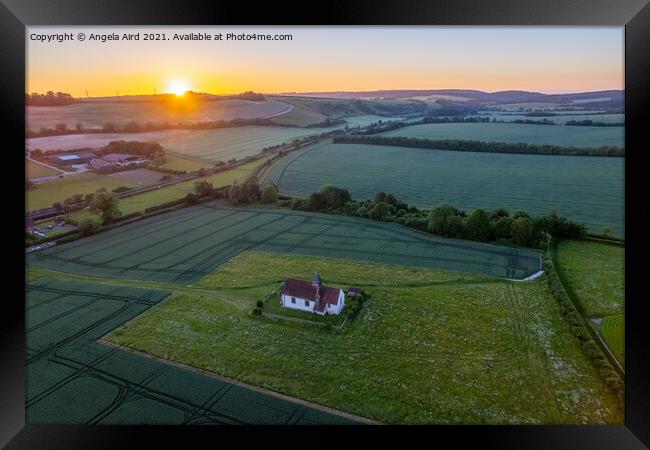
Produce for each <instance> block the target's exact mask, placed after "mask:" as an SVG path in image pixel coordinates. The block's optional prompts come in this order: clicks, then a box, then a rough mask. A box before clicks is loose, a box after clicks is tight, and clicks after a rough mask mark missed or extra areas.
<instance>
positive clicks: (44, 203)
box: [25, 173, 136, 211]
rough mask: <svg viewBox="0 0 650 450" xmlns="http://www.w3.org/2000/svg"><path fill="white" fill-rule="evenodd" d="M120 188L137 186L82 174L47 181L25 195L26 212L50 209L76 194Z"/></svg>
mask: <svg viewBox="0 0 650 450" xmlns="http://www.w3.org/2000/svg"><path fill="white" fill-rule="evenodd" d="M119 186H128V187H133V186H136V183H133V182H131V181H128V180H121V179H119V178H114V177H111V176H108V175H100V174H96V173H80V174H76V175H70V176H67V177H65V178H61V179H56V180H52V181H46V182H45V183H39V184H38V185H36V187H35V188H34V189H30V190H29V191H27V192H26V193H25V195H26V197H27V200H26V204H25V210H26V211H31V210H34V209H41V208H50V207H51V206H52V203H54V202H62V201H63V200H65V199H66V198H68V197H72V196H73V195H74V194H84V195H85V194H88V193H91V192H96V191H97V189H99V188H102V187H104V188H106V189H107V190H109V191H110V190H112V189H115V188H116V187H119Z"/></svg>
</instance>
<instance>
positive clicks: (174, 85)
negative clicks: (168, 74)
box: [167, 80, 190, 96]
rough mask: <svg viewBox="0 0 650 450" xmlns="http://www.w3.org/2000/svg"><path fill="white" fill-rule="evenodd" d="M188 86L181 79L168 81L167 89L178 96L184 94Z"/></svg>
mask: <svg viewBox="0 0 650 450" xmlns="http://www.w3.org/2000/svg"><path fill="white" fill-rule="evenodd" d="M189 90H190V88H189V87H188V85H187V83H185V82H184V81H182V80H174V81H171V82H170V83H169V85H168V86H167V91H168V92H170V93H172V94H176V95H178V96H181V95H183V94H185V93H186V92H187V91H189Z"/></svg>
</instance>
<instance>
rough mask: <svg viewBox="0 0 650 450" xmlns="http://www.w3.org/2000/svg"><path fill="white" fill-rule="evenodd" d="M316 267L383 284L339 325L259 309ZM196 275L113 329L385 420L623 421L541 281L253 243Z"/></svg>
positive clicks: (334, 277) (327, 277)
mask: <svg viewBox="0 0 650 450" xmlns="http://www.w3.org/2000/svg"><path fill="white" fill-rule="evenodd" d="M314 269H317V270H319V271H320V273H321V275H322V277H323V281H324V283H328V282H332V283H338V284H342V285H360V286H363V287H364V288H365V289H366V290H367V291H368V292H369V293H370V294H371V296H372V300H371V303H370V304H369V306H368V307H367V309H366V310H364V311H363V312H362V314H361V315H360V316H358V317H357V318H356V319H355V320H354V321H353V322H352V323H350V324H348V325H347V326H346V327H345V328H344V329H343V331H342V332H341V333H338V334H334V333H331V332H329V331H327V330H326V329H322V328H319V327H314V326H313V325H303V324H297V323H289V322H284V321H282V322H272V321H267V320H260V319H257V318H254V317H252V316H251V315H250V311H251V309H252V308H253V307H254V305H255V302H256V300H257V299H259V298H262V297H263V296H264V295H265V294H266V293H268V292H269V290H271V289H273V288H275V287H276V286H277V283H278V282H279V281H281V280H282V279H284V277H286V276H287V275H289V274H290V275H293V276H300V277H303V278H304V277H308V276H309V275H311V272H312V271H313V270H314ZM198 286H200V288H201V289H204V290H206V291H209V294H207V293H206V294H203V293H200V292H196V293H192V292H184V293H179V294H177V295H175V296H174V297H170V298H169V299H167V300H165V301H164V302H162V303H160V304H158V305H157V306H155V307H153V308H150V309H149V310H147V311H146V312H145V313H144V314H142V315H140V316H138V317H137V318H135V319H134V320H131V321H129V322H128V323H126V324H125V325H124V326H123V327H121V328H118V329H116V330H115V331H113V332H112V333H110V334H109V335H108V336H107V337H106V339H108V340H109V341H111V342H114V343H116V344H119V345H124V346H127V347H130V348H133V349H135V350H138V351H142V352H146V353H150V354H152V355H155V356H158V357H163V358H166V359H169V360H171V361H175V362H179V363H182V364H186V365H190V366H192V367H196V368H199V369H203V370H206V371H209V372H213V373H217V374H220V375H224V376H230V377H234V378H237V379H239V380H242V381H244V382H247V383H251V384H254V385H257V386H261V387H264V388H268V389H271V390H274V391H279V392H282V393H285V394H288V395H291V396H293V397H298V398H301V399H305V400H309V401H312V402H316V403H319V404H322V405H325V406H329V407H332V408H335V409H338V410H342V411H346V412H349V413H353V414H356V415H359V416H362V417H367V418H371V419H375V420H378V421H381V422H385V423H394V424H420V423H429V424H458V423H465V424H488V423H489V424H513V423H519V424H524V423H528V424H595V423H622V417H623V416H622V408H621V406H620V405H619V404H618V403H617V402H616V400H615V399H614V398H613V397H612V395H611V394H610V393H609V392H608V391H607V390H606V387H605V385H604V383H603V382H602V380H601V378H600V377H599V375H598V373H597V372H596V370H595V369H594V368H593V366H592V365H591V363H590V361H589V360H588V359H587V358H586V357H585V356H584V354H583V353H582V351H581V349H580V346H579V343H578V341H577V340H576V338H574V337H573V336H572V335H571V333H570V331H569V328H568V325H567V324H566V322H565V321H564V319H563V318H562V316H561V314H560V312H559V306H558V304H557V302H556V301H555V300H554V298H553V297H552V296H551V295H550V293H549V292H548V291H547V287H546V283H545V282H544V281H534V282H528V283H517V284H515V283H509V282H506V281H499V280H495V279H486V278H485V277H484V276H472V275H466V274H459V273H453V272H447V271H437V270H431V269H427V268H422V267H421V268H414V267H396V266H390V265H387V264H373V263H367V262H352V261H347V260H337V259H331V258H314V257H305V256H298V255H289V254H278V253H263V252H245V253H242V254H240V255H239V256H237V257H236V258H234V259H232V260H230V261H229V262H228V263H227V264H225V265H223V266H221V267H220V268H219V269H218V270H217V271H215V272H213V273H211V274H210V275H208V276H207V277H205V278H203V279H202V280H201V281H200V282H199V283H198ZM245 405H246V404H244V407H245Z"/></svg>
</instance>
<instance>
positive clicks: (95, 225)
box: [79, 218, 101, 236]
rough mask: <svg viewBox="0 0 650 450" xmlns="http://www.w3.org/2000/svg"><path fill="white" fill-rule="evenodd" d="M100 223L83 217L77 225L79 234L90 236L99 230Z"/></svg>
mask: <svg viewBox="0 0 650 450" xmlns="http://www.w3.org/2000/svg"><path fill="white" fill-rule="evenodd" d="M100 228H101V225H100V224H99V222H97V221H96V220H94V219H90V218H89V219H84V220H82V221H81V224H80V225H79V234H81V235H82V236H90V235H93V234H95V233H97V232H98V231H99V229H100Z"/></svg>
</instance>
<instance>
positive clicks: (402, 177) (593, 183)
mask: <svg viewBox="0 0 650 450" xmlns="http://www.w3.org/2000/svg"><path fill="white" fill-rule="evenodd" d="M497 125H500V124H497ZM408 128H410V127H406V129H408ZM551 128H552V127H551ZM573 128H580V127H573ZM397 131H400V130H397ZM623 164H624V159H623V158H595V157H579V156H562V157H559V156H552V155H509V154H496V153H473V152H453V151H444V150H431V149H416V148H404V147H389V146H383V145H362V144H331V143H320V144H315V145H312V146H309V147H307V148H306V149H304V150H301V151H299V152H294V153H292V154H290V155H288V156H286V157H284V158H282V159H281V160H280V161H278V162H277V163H275V164H274V165H273V167H272V169H271V170H270V171H269V172H268V173H267V175H266V177H265V182H268V183H270V182H274V183H276V184H277V185H278V186H279V187H280V191H281V192H282V193H285V194H288V195H293V196H299V197H307V196H309V194H311V193H312V192H315V191H318V190H319V189H320V188H321V186H323V185H325V184H334V185H336V186H339V187H342V188H345V189H348V190H349V191H350V194H351V195H352V197H353V198H355V199H359V200H364V199H372V198H373V196H374V195H375V193H377V192H379V191H384V192H391V193H393V194H395V195H396V196H397V197H398V198H399V199H400V200H402V201H404V202H406V203H408V204H411V205H416V206H419V207H425V208H428V207H434V206H439V205H441V204H442V203H450V204H452V205H454V206H456V207H459V208H461V209H465V210H468V211H471V210H473V209H476V208H484V209H489V210H493V209H496V208H506V209H508V210H509V211H510V212H511V213H512V212H514V211H516V210H518V209H521V210H524V211H527V212H528V213H530V214H547V213H548V212H550V211H552V210H555V211H556V212H557V213H558V214H559V215H561V216H565V217H567V218H569V219H571V220H575V221H578V222H581V223H584V224H585V225H587V227H588V228H589V229H590V230H591V231H593V232H595V233H600V232H602V230H603V227H604V226H606V225H609V226H611V227H612V230H613V234H615V235H622V234H623V231H624V230H623V229H624V227H623V224H624V215H623V203H624V202H623V200H624V189H623V188H624V167H623Z"/></svg>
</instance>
